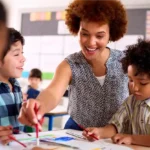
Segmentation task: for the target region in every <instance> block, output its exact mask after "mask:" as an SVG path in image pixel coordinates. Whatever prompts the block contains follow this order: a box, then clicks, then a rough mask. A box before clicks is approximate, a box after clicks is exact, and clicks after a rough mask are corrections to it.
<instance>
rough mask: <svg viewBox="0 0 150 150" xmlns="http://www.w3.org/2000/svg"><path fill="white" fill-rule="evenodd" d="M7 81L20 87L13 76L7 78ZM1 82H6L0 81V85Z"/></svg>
mask: <svg viewBox="0 0 150 150" xmlns="http://www.w3.org/2000/svg"><path fill="white" fill-rule="evenodd" d="M9 82H10V83H11V85H15V86H18V87H20V85H19V83H18V81H17V80H16V79H15V78H10V79H9ZM1 84H6V83H5V82H2V81H0V85H1Z"/></svg>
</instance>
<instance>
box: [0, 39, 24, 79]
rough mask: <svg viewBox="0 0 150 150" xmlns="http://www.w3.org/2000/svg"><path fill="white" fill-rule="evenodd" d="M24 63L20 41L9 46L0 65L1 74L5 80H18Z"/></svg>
mask: <svg viewBox="0 0 150 150" xmlns="http://www.w3.org/2000/svg"><path fill="white" fill-rule="evenodd" d="M24 62H25V57H24V56H23V46H22V44H21V42H20V41H17V42H16V43H14V44H13V45H12V46H11V48H10V50H9V51H8V53H7V54H6V56H5V57H4V60H3V62H1V64H0V69H1V74H2V75H3V76H4V77H6V78H19V77H20V76H21V74H22V71H23V66H24Z"/></svg>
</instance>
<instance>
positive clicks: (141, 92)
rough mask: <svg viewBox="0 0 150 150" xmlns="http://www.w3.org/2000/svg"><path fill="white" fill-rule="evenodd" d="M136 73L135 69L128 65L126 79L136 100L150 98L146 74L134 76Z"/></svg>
mask: <svg viewBox="0 0 150 150" xmlns="http://www.w3.org/2000/svg"><path fill="white" fill-rule="evenodd" d="M136 73H137V70H136V67H134V66H133V65H130V66H129V67H128V77H129V84H130V86H131V91H132V92H133V94H134V95H135V97H136V99H137V100H145V99H147V98H150V77H149V76H148V74H138V75H137V76H135V74H136Z"/></svg>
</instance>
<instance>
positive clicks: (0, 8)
mask: <svg viewBox="0 0 150 150" xmlns="http://www.w3.org/2000/svg"><path fill="white" fill-rule="evenodd" d="M0 22H2V23H4V24H6V22H7V13H6V9H5V7H4V5H3V3H2V2H1V1H0Z"/></svg>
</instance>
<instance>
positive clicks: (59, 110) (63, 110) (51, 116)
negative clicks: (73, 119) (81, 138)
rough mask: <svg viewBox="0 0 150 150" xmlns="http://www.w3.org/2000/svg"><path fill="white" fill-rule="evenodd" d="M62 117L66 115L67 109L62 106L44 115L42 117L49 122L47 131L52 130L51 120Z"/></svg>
mask: <svg viewBox="0 0 150 150" xmlns="http://www.w3.org/2000/svg"><path fill="white" fill-rule="evenodd" d="M64 115H68V113H67V108H66V107H64V106H62V105H58V106H57V107H56V108H54V109H53V110H51V111H50V112H49V113H46V114H45V115H44V117H48V118H49V121H48V130H49V131H50V130H52V128H53V120H54V118H55V117H61V116H64Z"/></svg>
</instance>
